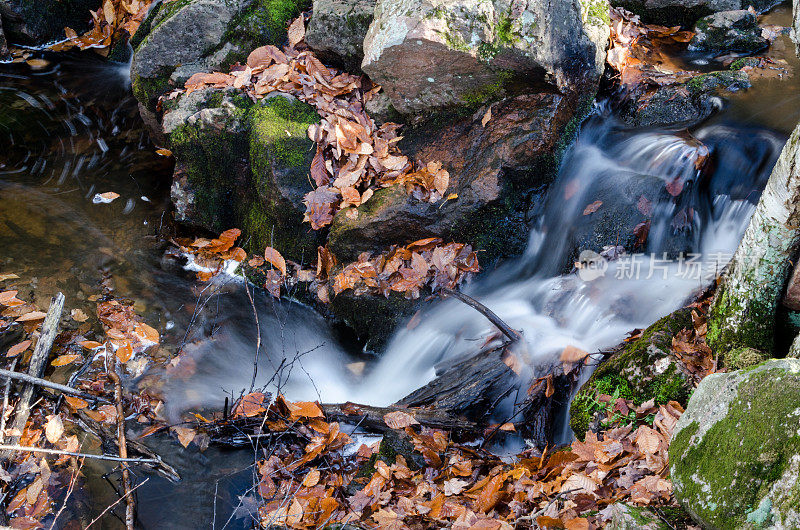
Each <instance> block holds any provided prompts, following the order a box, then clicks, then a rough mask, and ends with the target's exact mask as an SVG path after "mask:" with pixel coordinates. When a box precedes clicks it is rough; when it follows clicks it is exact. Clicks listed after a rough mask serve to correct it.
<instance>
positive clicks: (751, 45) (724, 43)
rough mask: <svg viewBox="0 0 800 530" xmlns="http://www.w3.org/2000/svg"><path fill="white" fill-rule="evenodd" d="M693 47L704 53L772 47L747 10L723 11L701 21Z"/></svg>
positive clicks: (698, 22)
mask: <svg viewBox="0 0 800 530" xmlns="http://www.w3.org/2000/svg"><path fill="white" fill-rule="evenodd" d="M694 31H695V36H694V37H693V38H692V40H691V42H689V49H690V50H696V51H704V52H714V53H722V52H741V53H748V54H751V53H755V52H757V51H759V50H763V49H764V48H766V47H767V46H769V41H768V40H767V39H765V38H764V37H762V36H761V28H760V27H759V25H758V21H757V20H756V16H755V15H754V14H753V13H751V12H749V11H746V10H743V9H741V10H734V11H722V12H720V13H715V14H713V15H709V16H707V17H703V18H701V19H700V20H698V21H697V25H696V26H695V29H694Z"/></svg>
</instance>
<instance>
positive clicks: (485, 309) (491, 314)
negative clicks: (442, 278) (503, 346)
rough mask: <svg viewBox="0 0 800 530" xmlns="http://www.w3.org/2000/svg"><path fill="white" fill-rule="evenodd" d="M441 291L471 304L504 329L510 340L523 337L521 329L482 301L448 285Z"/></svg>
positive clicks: (496, 325) (497, 326) (499, 327)
mask: <svg viewBox="0 0 800 530" xmlns="http://www.w3.org/2000/svg"><path fill="white" fill-rule="evenodd" d="M441 291H442V292H443V293H444V294H446V295H447V296H452V297H454V298H457V299H458V300H460V301H462V302H464V303H465V304H467V305H468V306H470V307H471V308H473V309H475V310H476V311H478V312H479V313H480V314H482V315H483V316H485V317H486V318H487V319H488V320H489V322H491V323H492V324H494V326H495V327H496V328H497V329H499V330H500V331H502V332H503V335H505V336H506V337H508V338H509V340H511V342H517V341H518V340H520V338H522V335H521V334H520V332H519V331H517V330H515V329H514V328H512V327H511V326H509V325H508V324H506V323H505V322H503V319H501V318H500V317H499V316H497V314H496V313H495V312H494V311H492V310H491V309H489V308H488V307H486V306H485V305H483V304H482V303H480V302H478V301H477V300H475V299H474V298H472V297H471V296H468V295H466V294H464V293H462V292H459V291H453V290H452V289H448V288H446V287H442V289H441Z"/></svg>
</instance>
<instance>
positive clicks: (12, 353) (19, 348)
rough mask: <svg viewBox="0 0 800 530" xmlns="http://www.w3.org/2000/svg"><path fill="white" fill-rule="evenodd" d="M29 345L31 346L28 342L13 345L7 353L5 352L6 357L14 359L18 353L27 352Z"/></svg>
mask: <svg viewBox="0 0 800 530" xmlns="http://www.w3.org/2000/svg"><path fill="white" fill-rule="evenodd" d="M30 345H31V341H30V340H23V341H22V342H20V343H18V344H14V345H13V346H11V347H10V348H9V349H8V352H6V357H16V356H17V355H19V354H20V353H22V352H24V351H25V350H27V349H28V348H29V347H30Z"/></svg>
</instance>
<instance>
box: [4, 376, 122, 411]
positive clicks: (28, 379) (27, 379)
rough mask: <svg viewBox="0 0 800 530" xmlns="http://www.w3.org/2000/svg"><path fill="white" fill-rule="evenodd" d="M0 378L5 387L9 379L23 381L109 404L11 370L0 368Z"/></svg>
mask: <svg viewBox="0 0 800 530" xmlns="http://www.w3.org/2000/svg"><path fill="white" fill-rule="evenodd" d="M0 378H3V379H6V380H7V383H6V385H8V384H9V383H10V382H11V381H10V380H11V379H14V380H17V381H23V382H25V383H28V384H31V385H36V386H41V387H44V388H49V389H51V390H58V391H59V392H63V393H65V394H69V395H71V396H77V397H79V398H82V399H86V400H89V401H101V402H103V403H109V401H108V400H107V399H105V398H102V397H100V396H94V395H92V394H89V393H87V392H82V391H80V390H78V389H76V388H72V387H71V386H67V385H60V384H58V383H53V382H52V381H48V380H47V379H42V378H40V377H33V376H32V375H28V374H23V373H20V372H14V371H13V370H4V369H2V368H0Z"/></svg>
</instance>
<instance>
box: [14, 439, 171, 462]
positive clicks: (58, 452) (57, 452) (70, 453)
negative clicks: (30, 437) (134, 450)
mask: <svg viewBox="0 0 800 530" xmlns="http://www.w3.org/2000/svg"><path fill="white" fill-rule="evenodd" d="M0 449H2V450H7V451H21V452H24V453H44V454H48V455H66V456H74V457H76V458H93V459H95V460H108V461H109V462H127V463H130V464H158V463H159V462H160V460H158V459H156V458H122V457H119V456H113V455H95V454H92V453H75V452H73V451H62V450H61V449H48V448H46V447H28V446H25V445H9V444H0Z"/></svg>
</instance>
